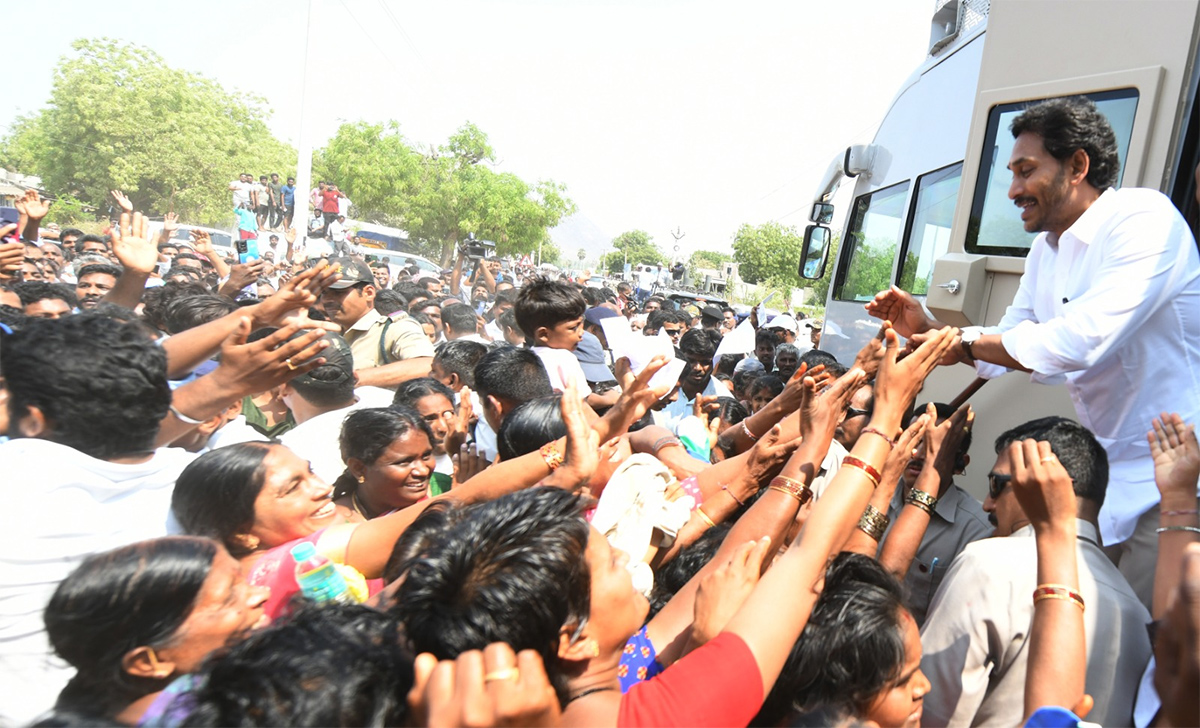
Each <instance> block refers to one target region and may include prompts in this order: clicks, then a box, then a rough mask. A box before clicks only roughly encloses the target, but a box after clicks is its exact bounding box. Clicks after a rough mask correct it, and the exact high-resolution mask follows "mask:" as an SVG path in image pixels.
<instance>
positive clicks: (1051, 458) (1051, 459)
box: [1038, 455, 1058, 463]
mask: <svg viewBox="0 0 1200 728" xmlns="http://www.w3.org/2000/svg"><path fill="white" fill-rule="evenodd" d="M1056 460H1058V458H1056V457H1054V456H1053V455H1047V456H1046V457H1044V458H1042V459H1041V460H1039V461H1038V462H1039V463H1052V462H1055V461H1056Z"/></svg>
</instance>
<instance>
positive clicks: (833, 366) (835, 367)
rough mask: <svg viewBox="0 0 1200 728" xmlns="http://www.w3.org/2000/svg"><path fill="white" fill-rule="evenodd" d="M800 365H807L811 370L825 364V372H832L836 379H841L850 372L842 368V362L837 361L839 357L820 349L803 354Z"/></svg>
mask: <svg viewBox="0 0 1200 728" xmlns="http://www.w3.org/2000/svg"><path fill="white" fill-rule="evenodd" d="M800 363H801V364H807V365H808V368H809V369H810V370H811V369H815V368H816V367H818V366H821V365H822V364H824V365H825V371H827V372H830V373H831V374H833V376H835V377H840V376H842V375H843V374H845V373H846V372H847V371H848V370H847V369H846V367H844V366H842V364H841V362H839V361H838V360H837V357H835V356H834V355H833V354H830V353H829V352H827V351H821V350H820V349H809V350H808V351H806V352H804V353H803V354H801V355H800Z"/></svg>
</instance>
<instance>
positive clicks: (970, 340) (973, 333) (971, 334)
mask: <svg viewBox="0 0 1200 728" xmlns="http://www.w3.org/2000/svg"><path fill="white" fill-rule="evenodd" d="M958 336H959V341H960V342H961V343H962V352H963V355H964V356H966V357H967V361H970V362H974V361H975V354H974V353H973V352H972V351H971V346H972V345H973V344H974V343H975V342H976V341H979V337H981V336H983V330H982V329H977V328H969V329H962V330H961V331H960V332H959V335H958Z"/></svg>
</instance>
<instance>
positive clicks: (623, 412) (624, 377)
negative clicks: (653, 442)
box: [593, 356, 671, 440]
mask: <svg viewBox="0 0 1200 728" xmlns="http://www.w3.org/2000/svg"><path fill="white" fill-rule="evenodd" d="M668 362H670V359H668V358H667V357H665V356H656V357H654V358H653V359H651V360H650V363H649V364H647V365H646V368H645V369H643V370H642V373H641V374H638V375H637V376H634V374H633V372H632V371H631V370H630V369H629V360H628V359H625V358H624V357H622V358H620V359H618V360H617V361H616V364H615V365H614V366H613V373H614V374H615V375H616V378H617V382H618V383H619V384H620V385H621V396H620V397H619V398H618V399H617V401H616V404H614V405H613V406H612V407H610V408H609V410H608V412H605V413H604V416H603V417H601V418H600V419H599V420H596V423H595V424H594V425H593V427H595V428H596V430H597V431H598V432H600V436H601V438H603V439H605V440H608V439H611V438H613V437H618V436H620V435H624V434H625V433H626V432H627V431H628V430H629V426H630V425H632V424H633V423H634V422H637V421H638V420H640V419H641V418H642V416H643V415H645V414H646V412H648V411H649V410H650V408H651V407H652V406H654V403H655V402H657V401H658V400H660V399H662V398H663V397H665V396H667V395H668V394H670V393H671V387H659V388H658V389H650V378H651V377H653V376H654V375H655V374H656V373H657V372H658V370H659V369H662V368H663V367H665V366H666V365H667V363H668Z"/></svg>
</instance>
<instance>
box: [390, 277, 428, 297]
mask: <svg viewBox="0 0 1200 728" xmlns="http://www.w3.org/2000/svg"><path fill="white" fill-rule="evenodd" d="M392 290H393V291H395V292H396V293H399V294H400V295H401V296H404V298H405V300H407V301H408V302H409V303H412V302H413V299H414V298H416V297H417V296H418V295H420V296H425V297H428V296H429V292H428V291H426V290H425V289H424V288H421V287H420V286H418V285H417V284H416V283H413V282H412V281H411V280H408V279H407V278H405V279H403V280H398V281H396V282H395V283H393V284H392Z"/></svg>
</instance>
